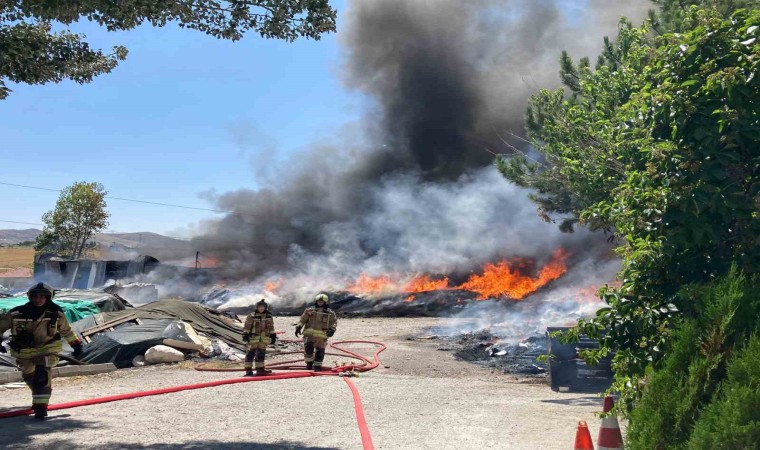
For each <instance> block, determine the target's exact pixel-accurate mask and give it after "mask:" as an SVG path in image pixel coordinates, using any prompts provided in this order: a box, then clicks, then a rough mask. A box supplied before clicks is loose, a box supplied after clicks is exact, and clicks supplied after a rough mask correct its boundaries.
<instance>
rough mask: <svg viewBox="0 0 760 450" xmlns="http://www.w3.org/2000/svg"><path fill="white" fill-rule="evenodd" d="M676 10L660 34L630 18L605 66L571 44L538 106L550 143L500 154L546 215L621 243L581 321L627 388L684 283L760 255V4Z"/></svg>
mask: <svg viewBox="0 0 760 450" xmlns="http://www.w3.org/2000/svg"><path fill="white" fill-rule="evenodd" d="M679 20H680V21H679V22H678V24H677V27H678V29H679V30H680V32H668V33H664V34H662V35H658V34H657V33H654V32H653V31H652V25H651V22H650V23H648V24H645V25H644V26H642V27H640V28H636V27H633V26H632V25H630V24H629V23H626V22H621V26H620V32H619V36H618V39H617V40H614V41H612V40H605V47H604V52H603V54H602V56H601V57H600V59H599V61H598V62H597V64H596V66H595V68H594V69H592V68H591V67H590V65H589V64H588V63H587V62H585V61H583V62H581V63H580V64H578V65H577V66H576V65H574V64H573V63H572V61H570V60H569V58H568V57H567V56H566V55H563V56H562V59H561V68H562V73H563V74H565V75H564V77H563V78H566V79H567V80H566V83H565V85H566V86H567V87H568V89H569V92H565V91H564V90H562V89H560V90H553V91H552V90H543V91H541V92H539V93H538V94H536V95H534V96H533V97H532V98H531V100H530V107H529V109H528V113H527V130H528V134H529V137H530V138H531V140H532V141H533V142H534V145H535V147H536V149H537V150H538V152H539V153H540V155H541V157H540V158H539V159H535V158H530V157H529V155H522V156H516V157H503V158H500V159H499V160H497V167H498V168H499V169H500V170H501V172H502V173H503V174H504V176H505V177H506V178H507V179H509V180H511V181H513V182H515V183H517V184H519V185H522V186H525V187H529V188H532V189H533V190H534V192H535V194H533V196H532V198H533V200H534V201H535V202H537V203H538V207H539V210H540V211H541V214H542V215H543V216H544V217H546V218H551V215H557V214H560V215H563V216H564V217H562V221H563V226H564V227H565V228H566V229H568V228H570V227H571V226H572V225H573V224H574V223H581V224H584V225H586V226H589V227H590V228H592V229H605V230H608V231H609V232H611V233H614V236H615V237H616V238H617V239H618V242H620V243H621V244H622V245H621V246H620V247H618V252H619V254H620V255H621V256H622V257H623V265H622V269H621V272H620V274H619V276H620V279H621V281H622V286H620V287H619V288H604V289H602V290H601V291H600V295H601V296H602V298H603V299H604V300H605V301H606V302H607V304H608V307H606V308H603V309H601V310H600V311H599V312H598V315H597V317H596V318H595V319H594V320H590V321H582V322H581V323H580V324H579V326H578V327H577V328H576V329H575V331H574V333H575V337H577V334H579V333H587V334H589V335H591V336H594V337H597V338H599V339H601V343H602V346H601V349H600V350H599V351H598V352H591V353H588V354H587V355H586V356H587V357H588V358H589V359H590V360H592V361H593V360H594V359H597V358H599V357H601V356H603V355H604V354H606V353H608V352H610V351H616V355H615V357H614V360H613V362H614V365H615V369H616V373H617V381H616V384H615V386H614V387H615V388H616V389H617V390H620V391H622V392H623V393H627V394H635V393H636V390H637V389H636V388H637V386H638V382H639V379H640V378H641V377H642V376H643V374H644V373H645V368H646V367H647V366H648V365H650V364H652V363H654V362H657V361H658V360H659V359H660V358H661V357H662V355H663V353H664V351H665V350H666V349H667V347H668V343H669V340H668V339H669V333H670V330H671V329H672V322H673V319H674V317H677V316H678V315H679V314H685V315H689V314H694V310H693V305H691V304H690V303H689V301H688V300H687V299H684V298H682V297H679V296H678V295H676V294H677V292H678V291H679V289H680V287H681V286H683V285H686V284H689V283H692V282H705V281H709V280H711V279H715V278H716V277H718V276H721V275H723V274H725V273H726V272H727V271H728V269H729V267H730V266H731V264H732V263H736V264H737V265H738V267H739V268H740V270H741V271H743V272H745V273H755V272H758V269H760V248H758V243H757V236H758V235H760V221H759V220H758V210H759V209H760V145H758V144H760V102H758V101H757V99H758V98H760V77H759V76H758V75H759V74H758V64H760V42H758V38H760V10H739V11H736V12H735V13H733V14H731V15H729V16H727V15H725V14H723V13H722V12H721V11H720V10H718V9H715V8H709V9H698V8H696V7H692V8H690V9H688V10H687V11H686V12H685V13H684V15H683V16H679ZM669 26H671V28H672V27H676V25H674V24H670V25H669ZM679 310H680V313H679ZM571 337H573V336H571Z"/></svg>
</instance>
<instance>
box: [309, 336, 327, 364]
mask: <svg viewBox="0 0 760 450" xmlns="http://www.w3.org/2000/svg"><path fill="white" fill-rule="evenodd" d="M325 348H327V339H325V338H321V337H314V336H306V337H304V338H303V360H304V362H305V363H306V364H309V363H313V367H314V368H318V367H322V361H324V359H325Z"/></svg>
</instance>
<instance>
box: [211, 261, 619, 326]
mask: <svg viewBox="0 0 760 450" xmlns="http://www.w3.org/2000/svg"><path fill="white" fill-rule="evenodd" d="M570 259H571V257H570V254H569V252H568V251H567V250H564V249H558V250H555V251H554V252H553V253H552V256H551V258H550V259H549V260H548V261H547V262H546V263H545V264H543V265H539V264H537V263H536V262H535V261H533V260H530V259H526V258H512V259H504V260H502V261H499V262H496V263H486V264H484V265H483V266H482V267H481V269H480V270H479V271H477V272H473V273H470V274H468V275H459V276H457V275H451V274H450V275H429V274H423V275H400V274H387V275H378V276H370V275H367V274H366V273H361V274H360V275H359V276H358V277H357V278H356V279H354V280H351V281H345V282H343V283H342V284H341V285H339V286H338V287H335V286H334V285H333V287H331V288H329V289H327V290H326V291H325V292H327V293H329V294H330V298H331V302H330V303H331V307H332V308H333V309H334V310H336V311H337V312H339V313H340V314H342V315H345V316H388V317H403V316H436V317H450V316H454V315H461V314H471V315H474V316H480V315H483V314H484V312H483V308H480V307H477V306H478V305H483V306H485V305H496V310H495V311H491V312H490V313H493V314H496V317H501V316H502V315H503V313H504V311H509V310H511V309H513V307H514V306H515V305H516V304H518V303H532V302H534V301H535V300H533V299H534V298H538V299H539V301H538V302H537V303H536V304H535V305H533V308H537V309H540V308H541V307H542V306H541V305H543V304H544V303H545V302H542V301H541V300H540V299H542V298H545V297H547V296H549V297H551V298H553V299H554V301H553V302H552V307H553V308H555V309H564V310H566V312H568V311H573V310H574V309H577V307H578V305H579V304H584V305H587V306H588V305H589V304H598V300H597V299H596V298H595V296H594V293H595V290H596V289H595V288H593V287H584V288H576V287H575V286H577V285H578V284H579V282H580V281H582V282H583V283H586V284H584V286H589V283H588V280H589V279H591V280H593V282H595V283H596V284H597V285H598V284H599V283H600V282H601V281H603V280H606V279H609V278H605V277H611V276H612V274H613V273H614V270H615V267H616V266H615V264H614V263H609V262H608V263H606V264H602V265H596V266H594V269H595V272H594V273H595V275H596V276H595V277H594V276H589V275H588V273H589V271H590V270H591V268H590V267H589V266H584V265H580V266H578V271H579V272H580V274H578V273H573V271H572V270H570V271H569V269H568V261H569V260H570ZM579 280H580V281H579ZM300 281H301V282H304V284H305V285H306V287H305V288H300V289H299V288H292V287H293V285H294V283H292V282H291V281H289V280H284V279H277V280H272V279H270V280H268V281H266V282H264V286H263V287H262V286H261V284H258V285H257V284H243V285H239V286H234V285H232V286H214V287H212V288H211V289H209V290H207V291H206V292H205V294H203V295H202V297H201V298H200V302H201V304H202V305H204V306H206V307H209V308H218V309H220V310H226V311H231V312H234V313H237V314H245V313H248V312H250V311H252V307H253V304H255V302H256V301H258V300H259V299H260V298H265V299H266V300H267V301H268V302H270V303H271V304H272V310H273V311H274V312H275V313H276V314H280V315H296V314H300V313H301V312H302V311H303V308H304V307H306V306H307V305H308V304H310V303H311V301H312V298H313V295H314V294H315V292H314V291H313V290H312V289H311V288H310V286H314V285H318V283H317V282H316V281H313V280H306V281H304V280H303V279H301V280H300ZM288 287H290V288H291V289H288ZM573 290H575V292H573ZM529 299H530V300H529ZM561 303H567V304H568V305H565V306H561V305H560V304H561ZM530 308H531V306H530V305H523V306H522V307H521V309H520V310H521V311H526V310H528V309H530ZM589 312H593V311H589V308H587V307H586V308H584V313H589ZM571 316H572V314H571ZM573 317H575V316H573ZM568 320H572V319H564V320H562V321H561V322H560V324H564V323H566V322H568Z"/></svg>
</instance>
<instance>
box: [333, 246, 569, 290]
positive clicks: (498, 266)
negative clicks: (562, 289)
mask: <svg viewBox="0 0 760 450" xmlns="http://www.w3.org/2000/svg"><path fill="white" fill-rule="evenodd" d="M567 256H568V254H567V251H565V250H564V249H558V250H555V251H554V253H553V254H552V259H551V260H550V261H549V262H548V263H547V264H546V265H545V266H544V267H543V268H541V270H540V271H539V272H538V275H537V276H536V277H535V278H534V277H532V276H530V275H529V273H530V268H531V267H532V264H531V262H530V261H527V260H523V259H516V260H512V261H508V260H504V261H500V262H498V263H487V264H485V265H484V266H483V268H482V274H481V275H478V274H473V275H471V276H470V277H469V279H467V281H465V282H464V283H462V284H461V285H459V286H450V285H449V279H448V277H443V278H440V279H434V278H432V277H430V276H429V275H418V276H415V277H413V278H411V279H409V278H408V277H407V278H406V279H407V280H408V281H406V282H402V281H399V280H401V279H403V277H397V276H393V277H392V276H390V275H380V276H377V277H372V276H369V275H367V274H366V273H362V274H361V275H359V277H358V278H357V279H356V281H355V282H353V283H352V284H350V285H349V286H347V287H346V290H347V291H349V292H352V293H354V294H370V295H373V294H383V293H385V294H388V293H408V294H415V293H420V292H429V291H440V290H449V289H462V290H468V291H472V292H475V293H477V294H478V300H485V299H488V298H499V297H509V298H511V299H514V300H521V299H523V298H525V297H527V296H528V295H530V294H532V293H533V292H535V291H536V290H538V289H540V288H541V287H543V286H545V285H546V284H547V283H549V282H550V281H553V280H556V279H557V278H559V277H561V276H562V275H563V274H564V273H565V272H566V271H567V267H566V266H565V260H566V259H567ZM406 301H407V302H411V301H414V296H413V295H410V296H408V297H407V298H406Z"/></svg>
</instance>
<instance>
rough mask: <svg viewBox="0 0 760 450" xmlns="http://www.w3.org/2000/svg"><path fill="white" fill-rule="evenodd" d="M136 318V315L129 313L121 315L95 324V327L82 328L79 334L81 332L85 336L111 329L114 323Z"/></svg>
mask: <svg viewBox="0 0 760 450" xmlns="http://www.w3.org/2000/svg"><path fill="white" fill-rule="evenodd" d="M136 320H137V317H135V315H134V314H129V315H126V316H124V317H121V318H119V319H115V320H111V321H109V322H105V323H103V324H102V325H98V326H95V327H92V328H88V329H86V330H83V331H82V333H81V334H82V336H83V337H86V336H92V335H93V334H96V333H100V332H103V331H113V327H114V326H115V325H119V324H122V323H125V322H131V321H136Z"/></svg>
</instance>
